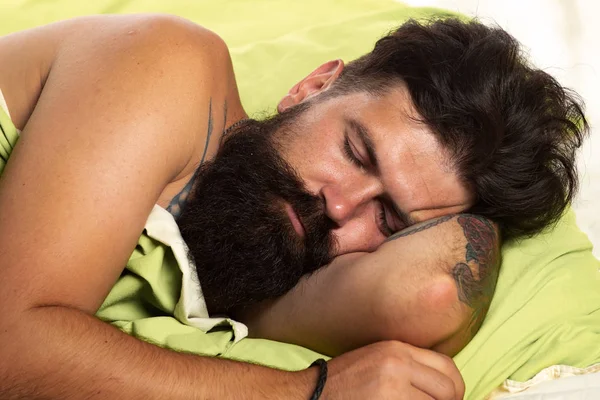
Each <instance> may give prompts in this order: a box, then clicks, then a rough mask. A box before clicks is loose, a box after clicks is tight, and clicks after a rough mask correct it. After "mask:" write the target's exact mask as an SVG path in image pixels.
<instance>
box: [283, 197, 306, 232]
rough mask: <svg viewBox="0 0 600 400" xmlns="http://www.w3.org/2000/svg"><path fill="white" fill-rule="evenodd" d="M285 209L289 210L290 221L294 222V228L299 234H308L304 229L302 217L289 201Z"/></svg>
mask: <svg viewBox="0 0 600 400" xmlns="http://www.w3.org/2000/svg"><path fill="white" fill-rule="evenodd" d="M285 211H286V212H287V214H288V217H289V218H290V222H291V223H292V226H293V227H294V230H295V231H296V233H297V234H298V236H300V237H301V238H303V237H304V235H305V234H306V232H305V230H304V226H303V225H302V222H301V221H300V218H299V217H298V214H296V211H294V208H293V207H292V206H291V205H290V204H288V203H286V204H285Z"/></svg>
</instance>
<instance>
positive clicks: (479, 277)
mask: <svg viewBox="0 0 600 400" xmlns="http://www.w3.org/2000/svg"><path fill="white" fill-rule="evenodd" d="M457 222H458V224H459V225H460V226H461V227H462V229H463V233H464V235H465V238H466V239H467V245H466V246H465V260H464V261H461V262H459V263H457V264H456V265H455V266H454V268H453V269H452V277H453V278H454V282H455V283H456V287H457V289H458V298H459V300H460V301H461V302H463V303H464V304H466V305H467V306H469V307H471V308H472V309H474V314H473V320H472V322H475V321H478V320H479V319H480V317H481V316H482V314H483V313H484V312H486V311H487V308H488V306H489V303H490V302H491V299H492V296H493V292H494V289H495V286H496V279H497V273H498V268H497V265H498V262H499V256H498V237H497V236H498V235H497V234H496V230H495V229H494V226H493V225H492V224H491V223H490V221H489V220H488V219H486V218H483V217H480V216H477V215H460V216H459V217H458V219H457ZM469 264H471V265H473V264H475V266H473V267H470V266H469ZM480 322H481V321H480Z"/></svg>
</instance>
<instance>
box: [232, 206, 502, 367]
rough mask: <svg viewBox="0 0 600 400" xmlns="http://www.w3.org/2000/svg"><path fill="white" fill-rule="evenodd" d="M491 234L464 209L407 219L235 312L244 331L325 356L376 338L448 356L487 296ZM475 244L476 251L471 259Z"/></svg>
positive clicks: (492, 264)
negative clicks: (370, 246) (377, 241)
mask: <svg viewBox="0 0 600 400" xmlns="http://www.w3.org/2000/svg"><path fill="white" fill-rule="evenodd" d="M474 224H477V225H478V226H479V227H481V228H482V229H474V227H473V225H474ZM457 228H458V229H457ZM482 232H483V233H484V235H486V234H487V237H485V238H484V239H483V240H481V237H482V235H481V233H482ZM497 235H498V232H497V228H496V227H494V226H493V225H491V224H489V225H488V224H487V221H485V220H484V219H482V218H481V217H478V216H475V215H469V214H459V215H450V216H445V217H440V218H436V219H433V220H430V221H426V222H424V223H420V224H416V225H413V226H411V227H410V228H408V229H405V230H403V231H401V232H399V233H397V234H395V235H393V236H392V237H390V238H389V239H388V240H387V241H386V242H385V243H384V244H383V245H382V246H381V247H380V248H379V249H378V250H377V251H376V252H373V253H350V254H346V255H343V256H340V257H338V258H337V259H335V260H334V261H333V262H332V263H331V264H330V265H329V266H327V267H326V268H324V269H321V270H319V271H317V272H316V273H314V274H313V275H311V276H308V277H305V278H304V279H303V280H302V281H301V282H300V284H299V285H297V286H296V287H295V288H294V289H293V290H292V291H290V292H289V293H287V294H286V295H284V296H282V297H281V298H279V299H276V300H274V301H271V302H266V303H264V304H262V305H261V306H258V307H256V308H255V309H250V310H246V312H244V313H242V315H240V317H241V319H242V320H243V321H244V322H245V323H246V324H247V325H248V327H249V330H250V334H251V335H252V336H255V337H265V338H269V339H273V340H278V341H282V342H289V343H295V344H298V345H301V346H305V347H309V348H312V349H315V350H317V351H319V352H321V353H324V354H328V355H331V356H336V355H339V354H342V353H345V352H347V351H350V350H354V349H356V348H359V347H361V346H364V345H366V344H369V343H373V342H377V341H382V340H399V341H402V342H405V343H411V344H413V345H415V346H419V347H422V348H429V349H433V350H435V351H437V352H440V353H443V354H446V355H449V356H454V355H455V354H457V353H458V352H459V351H460V350H461V349H462V348H463V347H464V346H465V345H466V344H467V343H468V342H469V341H470V339H471V338H472V336H473V334H474V333H475V332H476V331H477V329H478V327H479V324H480V323H481V322H482V318H483V316H484V314H485V309H486V307H487V305H488V304H489V300H490V299H491V296H492V293H493V289H494V285H495V280H496V274H497V272H498V267H499V266H498V261H499V255H498V253H499V246H498V239H497ZM474 246H476V247H477V248H478V249H485V251H484V252H482V253H480V254H478V255H477V256H476V257H473V256H471V254H472V253H471V252H470V249H472V248H473V247H474ZM431 249H436V250H438V253H437V254H432V252H431ZM464 267H466V271H464V270H463V268H464ZM471 287H478V288H481V291H480V292H478V291H473V290H469V288H471ZM374 293H376V294H377V295H373V294H374ZM280 321H286V322H285V323H281V322H280Z"/></svg>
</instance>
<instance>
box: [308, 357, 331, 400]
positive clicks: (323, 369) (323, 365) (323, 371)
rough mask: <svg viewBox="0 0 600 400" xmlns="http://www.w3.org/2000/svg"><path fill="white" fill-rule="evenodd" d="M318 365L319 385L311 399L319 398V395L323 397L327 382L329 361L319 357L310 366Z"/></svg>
mask: <svg viewBox="0 0 600 400" xmlns="http://www.w3.org/2000/svg"><path fill="white" fill-rule="evenodd" d="M317 365H318V366H319V380H318V381H317V387H316V388H315V391H314V392H313V394H312V396H310V400H318V399H319V397H321V393H323V389H324V388H325V382H327V361H325V360H323V359H322V358H319V359H318V360H315V362H313V363H312V364H310V367H308V368H311V367H315V366H317Z"/></svg>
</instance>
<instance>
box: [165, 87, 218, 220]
mask: <svg viewBox="0 0 600 400" xmlns="http://www.w3.org/2000/svg"><path fill="white" fill-rule="evenodd" d="M224 113H225V118H227V102H225V108H224ZM212 132H213V116H212V98H210V100H209V102H208V129H207V132H206V143H205V145H204V152H203V153H202V158H201V159H200V165H199V166H198V168H197V169H196V172H194V175H193V176H192V178H191V179H190V180H189V182H188V183H187V184H186V185H185V187H184V188H183V189H182V190H181V192H179V193H177V195H176V196H175V197H173V200H171V203H170V204H169V206H168V207H167V211H168V212H170V213H171V215H173V217H175V218H178V217H179V216H180V215H181V213H182V212H183V207H184V206H185V201H186V200H187V198H188V196H189V195H190V192H191V191H192V188H193V186H194V182H195V181H196V177H197V176H198V171H199V170H200V166H202V164H204V159H205V158H206V152H207V150H208V144H209V143H210V137H211V135H212Z"/></svg>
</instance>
